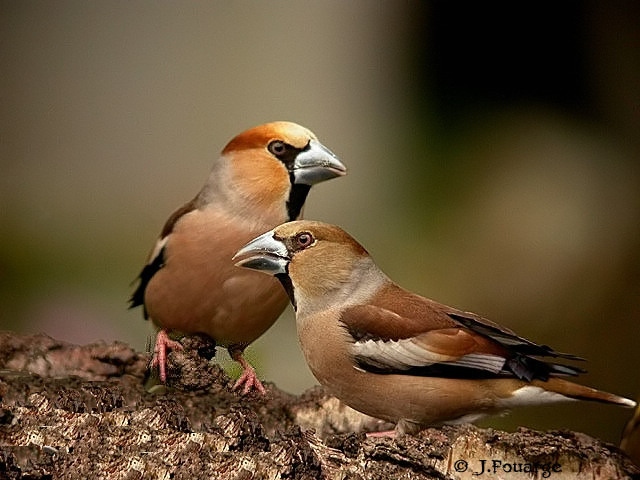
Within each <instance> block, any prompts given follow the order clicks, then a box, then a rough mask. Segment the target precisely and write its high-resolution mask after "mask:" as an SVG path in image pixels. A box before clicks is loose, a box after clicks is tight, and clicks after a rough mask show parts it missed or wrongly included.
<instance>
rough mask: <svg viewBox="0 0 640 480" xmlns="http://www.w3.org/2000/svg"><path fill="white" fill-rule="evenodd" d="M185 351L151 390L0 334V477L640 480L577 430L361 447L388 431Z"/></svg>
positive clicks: (122, 369) (409, 439)
mask: <svg viewBox="0 0 640 480" xmlns="http://www.w3.org/2000/svg"><path fill="white" fill-rule="evenodd" d="M183 343H184V344H185V347H186V348H185V350H184V351H182V352H172V353H171V354H170V355H169V361H170V365H169V368H170V376H169V379H168V382H167V385H168V386H167V388H165V387H155V388H152V389H151V391H154V390H155V391H156V393H148V392H147V391H146V390H145V388H144V387H143V383H144V378H145V371H146V366H147V364H148V362H149V357H148V355H146V354H142V353H138V352H134V351H133V350H131V349H130V348H129V347H128V346H126V345H125V344H122V343H118V342H116V343H112V344H104V343H96V344H92V345H86V346H76V345H71V344H67V343H64V342H60V341H57V340H54V339H52V338H50V337H47V336H44V335H36V336H18V335H13V334H10V333H5V334H0V369H1V370H0V398H1V403H0V478H11V479H13V478H16V479H17V478H43V479H44V478H122V479H138V478H154V479H169V478H175V479H181V478H185V479H187V478H188V479H191V478H209V477H211V478H222V479H237V480H241V479H252V478H274V479H275V478H314V479H315V478H331V479H333V478H336V479H338V478H339V479H342V478H359V479H374V478H375V479H382V478H385V479H386V478H389V479H394V478H417V479H449V478H474V479H482V478H514V479H516V478H522V479H528V478H532V477H533V478H553V479H562V478H572V479H573V478H589V479H605V478H606V479H611V478H640V470H639V469H638V468H637V467H636V466H634V465H633V463H632V462H631V461H630V460H629V459H628V458H627V457H626V456H625V455H624V454H623V453H621V452H620V451H619V450H618V449H617V448H616V447H614V446H612V445H607V444H604V443H602V442H600V441H598V440H595V439H593V438H591V437H589V436H587V435H584V434H581V433H574V432H566V431H564V432H563V431H553V432H546V433H541V432H536V431H532V430H528V429H524V428H523V429H520V430H519V431H518V432H515V433H505V432H500V431H495V430H491V429H486V430H484V429H479V428H476V427H473V426H459V427H442V428H430V429H427V430H424V431H423V432H420V434H418V435H416V436H405V437H402V438H398V439H388V438H382V439H367V438H365V436H364V434H362V433H361V432H363V431H369V430H376V429H383V428H385V427H386V428H388V425H386V426H385V425H383V424H382V422H380V421H377V420H375V419H372V418H370V417H366V416H364V415H361V414H359V413H358V412H355V411H354V410H352V409H350V408H348V407H346V406H344V405H342V404H341V403H340V402H339V401H337V400H336V399H335V398H333V397H331V396H329V395H327V394H326V392H325V391H324V390H323V389H322V388H320V387H316V388H313V389H311V390H309V391H307V392H305V393H304V394H303V395H301V396H293V395H289V394H287V393H285V392H282V391H280V390H278V389H277V388H276V387H275V386H274V385H269V386H268V391H269V393H268V395H267V396H266V397H262V396H259V395H257V394H250V395H247V396H240V395H238V394H236V393H233V392H231V390H230V387H231V385H232V383H231V381H230V380H229V378H228V377H227V376H226V375H225V373H224V372H223V371H222V370H221V369H220V368H219V367H218V366H217V365H215V364H213V363H211V362H208V361H207V360H206V359H205V358H203V357H200V356H199V355H198V354H197V352H198V350H199V351H200V352H205V351H207V350H211V349H210V348H207V343H206V341H205V340H204V339H202V338H198V337H192V338H185V339H183ZM483 460H484V461H485V462H484V464H483V462H482V461H483ZM554 466H555V471H554ZM483 467H484V469H485V473H484V474H482V475H476V476H474V475H473V473H474V472H476V473H478V472H480V471H481V470H482V469H483ZM534 468H535V469H536V472H535V474H534V475H531V474H530V473H529V470H532V469H534ZM3 472H4V473H3ZM2 475H5V476H2ZM535 475H537V477H536V476H535Z"/></svg>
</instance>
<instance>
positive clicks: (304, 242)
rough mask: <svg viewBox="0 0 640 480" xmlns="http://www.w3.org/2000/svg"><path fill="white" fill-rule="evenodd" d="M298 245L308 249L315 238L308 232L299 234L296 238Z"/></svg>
mask: <svg viewBox="0 0 640 480" xmlns="http://www.w3.org/2000/svg"><path fill="white" fill-rule="evenodd" d="M296 243H297V244H298V246H299V247H300V248H307V247H308V246H309V245H311V244H312V243H313V237H312V236H311V234H310V233H307V232H303V233H299V234H298V236H297V237H296Z"/></svg>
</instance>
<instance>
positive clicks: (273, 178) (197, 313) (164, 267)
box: [130, 122, 346, 393]
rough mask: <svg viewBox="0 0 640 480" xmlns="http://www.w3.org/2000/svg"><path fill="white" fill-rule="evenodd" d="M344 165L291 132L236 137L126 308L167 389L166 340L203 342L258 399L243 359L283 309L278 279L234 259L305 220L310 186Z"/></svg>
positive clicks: (299, 131) (279, 128)
mask: <svg viewBox="0 0 640 480" xmlns="http://www.w3.org/2000/svg"><path fill="white" fill-rule="evenodd" d="M345 173H346V169H345V167H344V165H343V164H342V163H341V162H340V161H339V160H338V158H336V156H335V155H334V154H333V153H332V152H331V151H330V150H329V149H327V148H326V147H325V146H323V145H322V144H321V143H320V142H319V141H318V139H317V138H316V136H315V135H314V134H313V133H312V132H310V131H309V130H307V129H306V128H303V127H301V126H300V125H297V124H295V123H291V122H274V123H268V124H266V125H261V126H258V127H255V128H252V129H250V130H247V131H246V132H243V133H241V134H240V135H238V136H236V137H235V138H234V139H233V140H231V141H230V142H229V143H228V144H227V146H226V147H225V148H224V150H223V151H222V155H221V156H220V157H219V158H218V159H217V160H216V161H215V162H214V164H213V168H212V170H211V173H210V175H209V178H208V179H207V181H206V183H205V185H204V187H202V189H201V190H200V192H199V193H198V194H197V195H196V196H195V197H194V198H193V200H191V201H190V202H188V203H186V204H185V205H183V206H182V207H180V208H179V209H178V210H176V211H175V212H174V213H173V214H172V215H171V216H170V217H169V219H168V220H167V222H166V224H165V225H164V228H163V229H162V232H161V233H160V237H159V239H158V241H157V242H156V244H155V247H154V248H153V250H152V252H151V254H150V256H149V259H148V261H147V264H146V265H145V267H144V268H143V269H142V272H141V273H140V276H139V285H138V287H137V289H136V290H135V292H134V293H133V295H132V296H131V299H130V302H131V307H135V306H138V305H142V306H143V308H144V316H145V318H151V320H152V321H153V323H154V324H155V325H156V326H157V327H158V329H159V332H158V334H157V337H156V344H155V353H154V357H153V361H152V365H153V366H154V367H156V366H157V367H159V370H160V379H161V380H162V381H163V382H164V381H166V351H167V349H171V348H173V349H176V348H178V349H180V348H182V346H181V344H180V343H179V342H177V341H175V340H172V339H171V338H170V337H169V334H170V333H171V332H175V333H176V334H195V333H204V334H206V335H208V336H209V337H211V338H213V339H214V340H216V343H217V344H219V345H223V346H225V347H226V348H227V349H228V350H229V353H230V355H231V357H232V358H233V359H234V360H236V361H237V362H239V363H240V364H241V365H242V368H243V374H242V376H241V377H240V379H239V380H238V382H237V383H236V385H235V388H238V387H240V386H241V385H244V391H245V393H246V392H248V391H249V390H250V389H251V388H252V387H255V388H257V389H258V390H259V391H260V392H262V393H264V392H265V390H264V387H263V386H262V384H261V383H260V380H258V378H257V376H256V374H255V371H254V370H253V368H252V367H251V365H249V363H248V362H247V361H246V360H245V359H244V357H243V351H244V349H245V348H246V347H247V345H249V344H250V343H251V342H253V341H254V340H255V339H257V338H258V337H259V336H260V335H262V334H263V333H264V332H265V331H266V330H267V329H268V328H269V327H270V326H271V325H272V324H273V323H274V322H275V321H276V319H277V318H278V316H279V315H280V314H281V313H282V311H283V310H284V308H285V307H286V305H287V297H286V295H285V294H284V292H283V291H282V289H281V288H280V285H279V284H278V282H277V281H276V280H274V279H271V278H268V277H265V276H264V275H260V274H259V273H257V272H251V271H249V270H240V269H238V268H235V267H234V264H233V262H232V261H231V257H232V255H233V254H234V252H235V251H236V250H238V248H240V247H241V246H242V245H243V244H244V243H246V242H247V241H248V240H249V239H251V238H253V237H255V236H256V235H257V234H258V233H261V232H264V231H265V230H266V229H269V228H273V227H274V226H276V225H278V224H280V223H283V222H286V221H288V220H295V219H297V218H300V217H301V216H302V209H303V206H304V202H305V200H306V198H307V194H308V193H309V189H310V188H311V186H312V185H314V184H316V183H319V182H322V181H324V180H329V179H331V178H335V177H339V176H342V175H344V174H345Z"/></svg>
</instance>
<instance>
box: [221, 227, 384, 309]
mask: <svg viewBox="0 0 640 480" xmlns="http://www.w3.org/2000/svg"><path fill="white" fill-rule="evenodd" d="M233 259H234V260H236V266H239V267H244V268H250V269H253V270H257V271H261V272H264V273H268V274H271V275H274V276H276V277H277V278H278V279H279V280H280V281H281V282H282V284H283V286H284V287H285V289H286V290H287V293H288V294H289V298H290V299H291V302H292V303H293V305H294V307H295V306H296V304H297V303H300V301H301V300H304V301H305V302H307V303H312V302H317V301H319V300H320V299H329V298H331V297H332V296H335V295H337V294H340V293H342V294H344V293H345V292H348V291H350V290H352V287H353V286H354V284H355V283H357V282H358V279H359V278H361V277H362V276H361V274H362V271H363V270H371V269H372V268H373V269H377V267H375V265H374V264H373V261H372V260H371V257H369V254H368V252H367V251H366V250H365V249H364V248H363V247H362V246H361V245H360V244H359V243H358V242H357V241H356V240H354V239H353V237H351V236H350V235H349V234H348V233H346V232H345V231H344V230H342V229H341V228H339V227H336V226H335V225H329V224H326V223H322V222H314V221H307V220H300V221H295V222H288V223H284V224H282V225H279V226H278V227H276V228H274V229H273V230H271V231H269V232H267V233H264V234H262V235H260V236H259V237H257V238H255V239H253V240H252V241H250V242H249V243H247V244H246V245H245V246H244V247H243V248H242V249H240V250H239V251H238V252H237V253H236V255H235V256H234V257H233Z"/></svg>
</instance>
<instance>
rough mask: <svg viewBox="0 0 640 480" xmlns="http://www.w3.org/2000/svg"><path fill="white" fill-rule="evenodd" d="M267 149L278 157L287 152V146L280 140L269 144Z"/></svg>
mask: <svg viewBox="0 0 640 480" xmlns="http://www.w3.org/2000/svg"><path fill="white" fill-rule="evenodd" d="M267 148H268V149H269V151H270V152H271V153H273V154H274V155H276V156H279V155H284V153H285V152H286V151H287V145H286V144H285V143H284V142H281V141H280V140H274V141H273V142H271V143H270V144H269V146H268V147H267Z"/></svg>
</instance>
